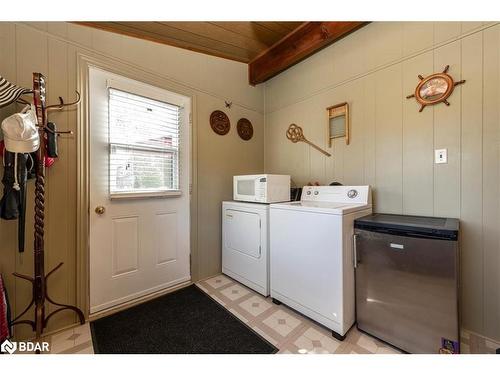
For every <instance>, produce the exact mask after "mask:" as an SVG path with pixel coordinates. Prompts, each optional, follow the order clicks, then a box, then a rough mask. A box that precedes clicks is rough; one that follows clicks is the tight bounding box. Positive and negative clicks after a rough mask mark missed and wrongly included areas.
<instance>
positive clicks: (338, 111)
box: [326, 102, 349, 147]
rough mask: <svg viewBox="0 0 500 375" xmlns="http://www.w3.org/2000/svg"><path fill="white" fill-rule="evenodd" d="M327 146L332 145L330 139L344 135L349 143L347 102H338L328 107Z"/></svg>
mask: <svg viewBox="0 0 500 375" xmlns="http://www.w3.org/2000/svg"><path fill="white" fill-rule="evenodd" d="M326 110H327V112H328V128H327V130H328V147H332V139H335V138H342V137H345V143H346V145H348V144H349V104H348V103H347V102H344V103H340V104H336V105H333V106H331V107H328V108H327V109H326Z"/></svg>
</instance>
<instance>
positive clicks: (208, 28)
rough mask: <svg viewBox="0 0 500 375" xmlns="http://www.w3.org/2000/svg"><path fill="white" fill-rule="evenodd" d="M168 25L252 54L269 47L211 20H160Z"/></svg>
mask: <svg viewBox="0 0 500 375" xmlns="http://www.w3.org/2000/svg"><path fill="white" fill-rule="evenodd" d="M160 23H162V24H166V25H167V26H170V27H174V28H177V29H180V30H184V31H188V32H191V33H193V34H196V35H199V36H203V37H206V38H209V39H212V40H214V41H218V42H222V43H226V44H229V45H232V46H235V47H240V48H244V49H246V50H248V51H251V52H252V55H253V56H255V55H256V54H258V53H260V52H262V50H263V49H265V48H267V45H266V44H264V43H262V42H260V41H258V40H256V39H252V38H248V37H247V36H245V35H242V34H239V33H235V32H234V31H231V30H226V29H224V28H222V27H220V26H218V25H216V24H213V23H211V22H180V21H176V22H167V23H164V22H160Z"/></svg>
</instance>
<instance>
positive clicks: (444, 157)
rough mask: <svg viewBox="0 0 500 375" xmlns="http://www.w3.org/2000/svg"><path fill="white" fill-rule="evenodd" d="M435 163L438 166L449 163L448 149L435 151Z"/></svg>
mask: <svg viewBox="0 0 500 375" xmlns="http://www.w3.org/2000/svg"><path fill="white" fill-rule="evenodd" d="M434 162H435V163H436V164H444V163H448V151H447V149H446V148H443V149H440V150H435V151H434Z"/></svg>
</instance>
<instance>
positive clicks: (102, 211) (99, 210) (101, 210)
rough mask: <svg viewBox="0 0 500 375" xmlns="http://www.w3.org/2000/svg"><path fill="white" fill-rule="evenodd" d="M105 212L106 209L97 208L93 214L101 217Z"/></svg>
mask: <svg viewBox="0 0 500 375" xmlns="http://www.w3.org/2000/svg"><path fill="white" fill-rule="evenodd" d="M105 211H106V209H105V208H104V207H103V206H97V207H96V208H95V213H96V214H97V215H102V214H103V213H104V212H105Z"/></svg>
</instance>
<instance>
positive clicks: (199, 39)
mask: <svg viewBox="0 0 500 375" xmlns="http://www.w3.org/2000/svg"><path fill="white" fill-rule="evenodd" d="M124 23H125V24H127V25H131V26H134V27H138V28H140V29H141V30H148V31H151V32H155V33H158V34H160V35H163V36H165V37H167V38H173V39H176V40H181V41H184V42H187V43H191V44H193V46H196V47H205V48H209V49H212V50H214V51H219V52H220V53H223V54H228V55H232V56H237V57H239V58H242V59H249V58H250V56H251V55H250V54H249V52H248V51H247V50H246V49H245V48H243V47H241V46H235V45H231V44H227V43H225V42H222V41H219V40H214V39H212V38H209V37H207V36H201V35H198V34H194V33H192V32H190V31H187V30H181V29H178V28H175V27H172V26H169V25H168V24H165V23H159V22H124ZM132 24H134V25H132Z"/></svg>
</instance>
